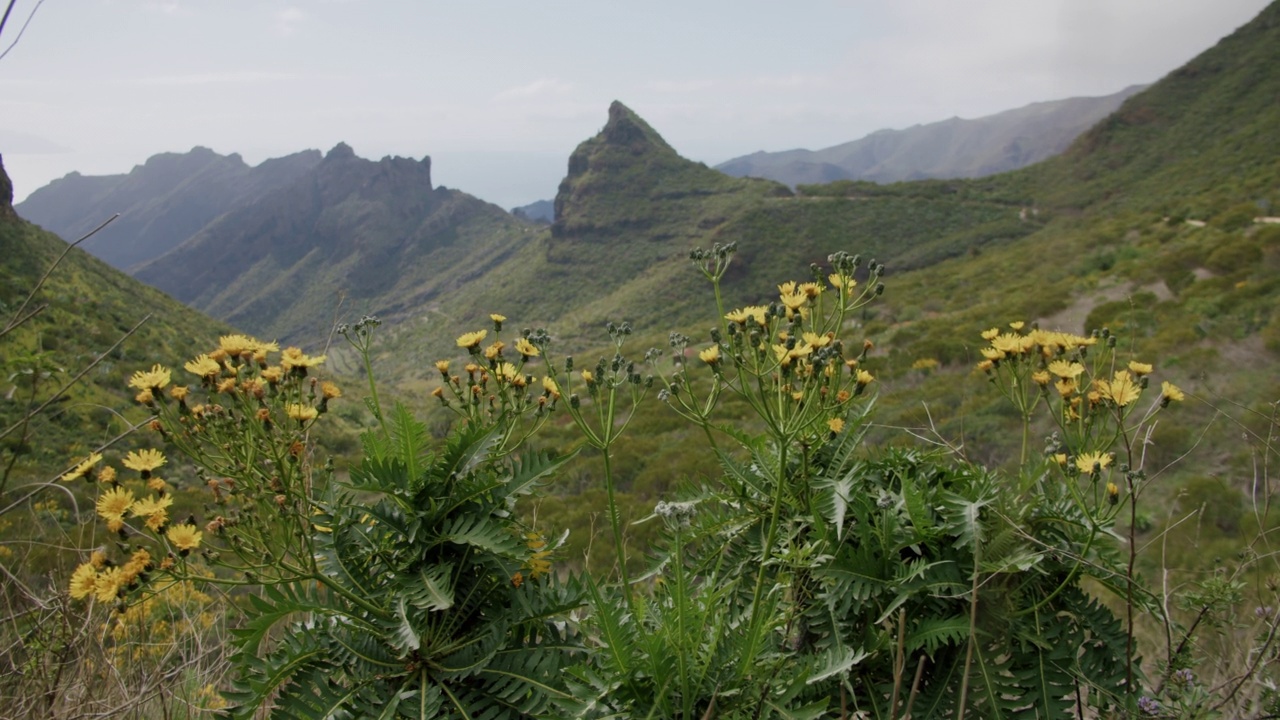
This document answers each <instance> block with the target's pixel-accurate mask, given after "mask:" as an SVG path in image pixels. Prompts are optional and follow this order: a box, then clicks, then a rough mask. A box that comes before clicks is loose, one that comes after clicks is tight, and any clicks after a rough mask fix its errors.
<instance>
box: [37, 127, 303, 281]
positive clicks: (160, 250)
mask: <svg viewBox="0 0 1280 720" xmlns="http://www.w3.org/2000/svg"><path fill="white" fill-rule="evenodd" d="M320 158H321V154H320V152H319V151H317V150H304V151H302V152H299V153H295V154H293V155H288V156H285V157H281V158H275V159H272V160H267V161H265V162H263V163H262V164H260V165H257V166H254V167H250V166H249V165H247V164H245V162H244V160H243V159H241V157H240V156H239V155H237V154H232V155H219V154H218V153H216V152H214V151H212V150H210V149H208V148H204V147H196V148H193V149H192V150H191V151H190V152H186V153H163V154H161V155H154V156H152V157H151V158H150V159H148V160H147V161H146V162H145V163H143V164H142V165H138V166H137V167H135V168H133V170H132V171H130V172H129V173H128V174H125V175H101V176H85V175H81V174H80V173H71V174H70V175H67V176H66V177H63V178H60V179H58V180H54V181H53V182H51V183H49V184H48V185H45V186H44V187H42V188H39V189H38V190H36V191H35V192H33V193H31V195H30V196H29V197H28V198H27V199H26V200H25V201H23V202H22V203H20V204H19V205H18V208H17V209H18V213H19V214H20V215H22V217H24V218H26V219H27V220H30V221H31V222H34V223H36V224H38V225H41V226H43V227H44V228H45V229H47V230H51V231H53V232H55V233H57V234H58V235H60V236H62V237H63V238H64V239H66V240H68V241H70V240H75V239H76V238H78V237H80V236H81V235H83V234H85V233H86V232H89V231H90V230H92V229H93V228H95V227H97V226H98V225H99V224H101V223H102V222H103V221H104V220H106V219H107V218H109V217H111V216H112V215H114V214H116V213H119V214H120V218H119V219H117V220H116V221H115V222H113V223H112V224H111V225H109V226H107V227H106V228H104V229H103V230H102V231H101V232H99V233H98V234H97V235H95V236H94V237H92V238H90V239H88V240H86V241H85V243H84V244H83V245H81V247H83V248H84V249H85V250H88V251H89V252H90V253H93V254H94V255H97V256H98V257H99V258H102V259H103V260H105V261H106V262H107V263H109V264H111V265H113V266H115V267H117V268H120V269H122V270H128V269H129V268H131V267H133V266H134V265H137V264H139V263H143V262H146V261H148V260H152V259H155V258H157V257H159V256H160V255H163V254H164V253H165V252H168V251H169V250H171V249H172V248H174V247H176V246H177V245H178V244H180V243H182V242H183V241H184V240H186V239H187V238H189V237H191V236H192V235H194V234H195V233H197V232H199V230H200V229H201V228H203V227H204V226H205V225H207V224H209V223H210V222H211V221H212V220H213V219H214V218H216V217H217V216H219V215H221V214H222V213H224V212H226V211H227V210H229V209H231V208H232V207H236V206H238V205H241V204H245V203H248V202H252V201H254V200H257V199H259V198H261V197H262V196H263V195H265V194H267V193H269V192H270V191H272V190H275V189H276V188H280V187H283V186H285V185H288V184H289V183H291V182H293V181H294V180H296V179H297V178H298V177H300V176H301V175H302V174H304V173H306V172H307V171H309V170H311V169H312V168H314V167H315V166H316V165H317V164H318V163H319V162H320Z"/></svg>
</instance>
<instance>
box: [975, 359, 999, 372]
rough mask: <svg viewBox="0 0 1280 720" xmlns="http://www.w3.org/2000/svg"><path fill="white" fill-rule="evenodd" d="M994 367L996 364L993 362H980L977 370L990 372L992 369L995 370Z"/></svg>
mask: <svg viewBox="0 0 1280 720" xmlns="http://www.w3.org/2000/svg"><path fill="white" fill-rule="evenodd" d="M995 366H996V364H995V363H994V362H992V361H990V360H983V361H982V362H980V363H978V365H977V369H978V370H981V371H982V372H991V371H992V370H993V369H995Z"/></svg>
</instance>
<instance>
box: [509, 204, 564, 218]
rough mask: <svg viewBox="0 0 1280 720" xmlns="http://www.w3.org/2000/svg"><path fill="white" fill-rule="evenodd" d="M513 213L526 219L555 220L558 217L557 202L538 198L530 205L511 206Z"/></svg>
mask: <svg viewBox="0 0 1280 720" xmlns="http://www.w3.org/2000/svg"><path fill="white" fill-rule="evenodd" d="M511 214H512V215H516V216H519V217H522V218H524V219H526V220H536V221H539V222H548V223H549V222H554V221H555V219H556V209H555V203H554V202H552V201H551V200H536V201H534V202H531V203H529V204H528V205H521V206H520V207H516V208H511Z"/></svg>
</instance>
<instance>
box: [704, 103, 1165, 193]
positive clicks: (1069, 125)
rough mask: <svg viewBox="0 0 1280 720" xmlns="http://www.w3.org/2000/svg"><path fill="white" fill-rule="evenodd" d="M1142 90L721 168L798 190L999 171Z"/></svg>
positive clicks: (1036, 157)
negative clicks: (853, 182)
mask: <svg viewBox="0 0 1280 720" xmlns="http://www.w3.org/2000/svg"><path fill="white" fill-rule="evenodd" d="M1144 87H1146V86H1145V85H1134V86H1132V87H1128V88H1125V89H1124V90H1121V91H1120V92H1118V93H1115V94H1114V95H1107V96H1105V97H1078V98H1068V99H1066V100H1053V101H1049V102H1038V103H1033V104H1031V105H1027V106H1025V107H1021V108H1018V109H1016V110H1006V111H1005V112H1001V113H997V114H995V115H988V116H986V117H981V118H977V119H973V120H962V119H960V118H951V119H950V120H943V121H942V122H935V123H929V124H927V125H916V126H914V127H910V128H907V129H905V130H880V131H878V132H874V133H871V134H870V135H868V136H866V137H864V138H862V139H860V140H854V141H853V142H847V143H842V144H840V145H835V146H833V147H829V148H826V149H824V150H787V151H784V152H763V151H761V152H756V153H752V154H750V155H743V156H742V157H738V158H734V159H732V160H728V161H726V162H723V163H721V164H719V165H717V166H716V169H717V170H720V171H723V172H725V173H728V174H729V175H733V176H734V177H760V178H768V179H770V180H777V181H778V182H781V183H786V184H787V185H790V186H792V187H795V186H797V185H802V184H813V183H827V182H832V181H834V180H870V181H872V182H878V183H889V182H900V181H904V180H923V179H928V178H973V177H982V176H984V175H994V174H996V173H1001V172H1006V171H1008V170H1016V169H1018V168H1021V167H1026V166H1027V165H1031V164H1032V163H1037V162H1040V161H1041V160H1044V159H1045V158H1048V157H1051V156H1053V155H1057V154H1058V153H1060V152H1062V151H1063V150H1065V149H1066V148H1067V146H1068V145H1070V144H1071V142H1072V141H1073V140H1075V139H1076V137H1078V136H1079V135H1080V134H1081V133H1083V132H1084V131H1085V130H1088V129H1089V128H1090V127H1092V126H1093V125H1094V124H1096V123H1097V122H1098V121H1099V120H1101V119H1102V118H1104V117H1106V116H1107V115H1110V114H1111V113H1112V112H1114V111H1115V110H1116V108H1118V107H1120V104H1121V103H1122V102H1124V101H1125V100H1126V99H1127V98H1129V97H1131V96H1133V95H1134V94H1135V93H1137V92H1139V91H1140V90H1142V89H1143V88H1144Z"/></svg>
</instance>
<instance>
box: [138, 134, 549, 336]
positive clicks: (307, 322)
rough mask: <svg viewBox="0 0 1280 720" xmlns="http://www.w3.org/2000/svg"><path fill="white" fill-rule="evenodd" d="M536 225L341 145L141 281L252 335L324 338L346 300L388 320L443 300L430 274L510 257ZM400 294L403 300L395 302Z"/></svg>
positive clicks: (155, 263)
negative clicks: (477, 257) (416, 303)
mask: <svg viewBox="0 0 1280 720" xmlns="http://www.w3.org/2000/svg"><path fill="white" fill-rule="evenodd" d="M528 225H529V224H528V223H525V222H523V221H521V220H519V219H517V218H515V217H513V216H511V215H510V214H508V213H507V212H506V211H504V210H502V209H501V208H498V207H497V206H494V205H491V204H489V203H485V202H483V201H481V200H479V199H478V198H474V197H472V196H470V195H467V194H466V193H462V192H460V191H457V190H450V189H447V188H443V187H435V186H434V185H433V184H432V181H431V159H430V157H424V158H422V159H421V160H414V159H412V158H400V157H384V158H382V159H381V160H378V161H372V160H366V159H363V158H360V157H358V156H356V154H355V152H354V150H353V149H352V148H351V147H350V146H348V145H346V144H345V143H339V144H338V145H336V146H335V147H334V148H333V149H331V150H330V151H329V152H328V153H326V154H325V155H324V157H323V159H322V160H321V161H320V162H319V163H318V164H317V165H316V166H315V167H314V168H313V169H312V170H311V171H309V172H307V173H305V174H303V175H301V176H300V177H298V178H297V179H295V180H294V181H293V182H292V183H290V184H288V185H286V186H283V187H280V188H277V189H275V190H273V191H271V192H269V193H267V194H265V195H263V196H262V197H260V198H258V199H256V200H255V201H254V202H251V203H248V204H246V205H244V206H242V207H238V208H233V209H231V210H229V211H228V212H226V213H224V214H222V215H221V216H219V217H218V218H216V219H215V220H213V221H212V222H211V223H209V224H208V225H207V226H205V227H204V228H202V229H201V230H200V231H199V232H197V233H196V234H195V235H193V236H191V237H190V238H188V239H187V240H186V241H185V242H183V243H182V244H181V245H179V246H178V247H176V248H174V249H173V250H170V251H169V252H168V253H166V254H164V255H162V256H160V257H157V258H155V259H153V260H151V261H149V262H147V263H145V264H143V265H141V266H139V267H138V268H136V271H135V277H137V278H138V279H140V280H142V281H143V282H147V283H149V284H152V285H155V286H156V287H159V288H161V289H162V290H165V291H167V292H170V293H172V294H173V295H174V297H176V298H178V299H179V300H181V301H183V302H186V303H189V304H191V305H193V306H195V307H198V308H201V309H204V310H206V311H207V312H210V313H212V314H214V315H216V316H218V317H221V318H224V319H226V320H228V321H229V322H232V323H233V324H236V325H238V326H240V327H243V328H245V329H246V330H249V331H251V332H254V333H258V334H261V335H264V336H271V337H279V338H281V339H286V340H297V339H299V338H301V337H307V338H312V339H314V338H316V337H324V336H325V335H326V334H327V328H328V326H329V325H330V324H331V322H332V316H333V314H334V313H335V312H336V311H337V308H338V305H339V303H340V302H341V301H342V299H345V300H346V301H349V302H352V303H354V304H357V305H360V306H361V307H362V308H364V309H366V310H369V311H371V312H374V311H376V312H384V313H385V312H394V311H395V310H396V306H399V305H403V304H404V303H405V302H408V300H409V299H411V298H419V299H422V298H429V297H432V296H433V295H434V293H435V292H438V291H439V290H428V289H424V287H423V286H422V284H421V283H420V282H419V281H420V280H422V278H421V277H420V275H421V273H422V272H423V270H422V268H423V267H434V266H435V265H437V264H444V265H447V264H449V263H444V262H443V260H442V258H446V257H448V258H451V259H452V261H461V260H462V259H465V258H466V257H470V256H472V255H474V254H475V253H479V252H483V251H484V250H485V249H492V248H490V246H501V245H503V244H504V243H507V242H510V241H511V240H513V239H515V238H517V237H519V236H521V235H522V234H523V232H524V230H525V229H527V227H528ZM481 228H483V229H484V231H482V230H481ZM488 230H492V231H493V234H492V236H491V237H490V236H486V235H485V232H487V231H488ZM433 283H434V284H433ZM427 284H428V285H430V286H431V287H433V288H434V287H437V286H440V287H443V285H447V284H448V278H447V277H438V278H435V280H434V281H433V282H429V283H427ZM393 292H400V293H401V295H402V297H401V298H400V299H399V300H397V301H395V302H384V301H389V299H390V298H391V296H392V293H393Z"/></svg>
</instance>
